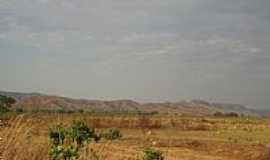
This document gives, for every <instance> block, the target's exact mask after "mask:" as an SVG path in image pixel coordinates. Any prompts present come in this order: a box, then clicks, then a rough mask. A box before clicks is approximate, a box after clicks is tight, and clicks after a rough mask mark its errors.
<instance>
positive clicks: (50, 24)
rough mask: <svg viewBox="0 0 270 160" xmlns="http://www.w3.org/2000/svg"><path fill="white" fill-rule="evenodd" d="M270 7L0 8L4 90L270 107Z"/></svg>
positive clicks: (103, 3) (147, 1)
mask: <svg viewBox="0 0 270 160" xmlns="http://www.w3.org/2000/svg"><path fill="white" fill-rule="evenodd" d="M269 51H270V0H0V75H1V77H0V90H8V91H22V92H42V93H50V94H57V95H64V96H71V97H77V98H78V97H79V98H90V99H134V100H139V101H167V100H169V101H180V100H184V99H193V98H195V99H198V98H200V99H205V100H211V101H219V102H229V103H241V104H245V105H248V106H250V107H258V108H263V107H264V108H270V106H269V104H270V52H269Z"/></svg>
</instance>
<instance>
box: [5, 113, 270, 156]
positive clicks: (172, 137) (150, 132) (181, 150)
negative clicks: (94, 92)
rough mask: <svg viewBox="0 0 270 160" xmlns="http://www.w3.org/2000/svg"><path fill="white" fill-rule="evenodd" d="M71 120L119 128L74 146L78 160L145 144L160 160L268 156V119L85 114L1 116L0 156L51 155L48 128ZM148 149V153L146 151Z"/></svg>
mask: <svg viewBox="0 0 270 160" xmlns="http://www.w3.org/2000/svg"><path fill="white" fill-rule="evenodd" d="M74 121H80V122H83V123H85V124H86V125H87V126H89V127H93V128H95V132H96V133H100V135H102V133H104V132H105V131H106V130H108V128H118V129H119V130H120V131H121V138H120V136H119V139H118V138H117V139H115V140H112V139H110V138H101V139H100V140H99V141H90V142H89V143H85V145H84V146H83V147H81V148H80V150H78V151H76V154H77V155H76V158H74V159H79V160H86V159H87V160H97V159H98V160H144V159H145V160H148V159H146V157H145V155H144V154H145V149H146V148H148V149H149V148H151V149H153V150H155V151H158V153H159V151H160V152H161V153H162V155H163V157H164V159H165V160H269V159H270V146H269V144H270V119H255V118H243V117H242V118H217V117H179V116H151V117H150V116H119V115H118V116H93V115H89V114H86V113H76V114H45V113H37V114H28V115H24V114H21V115H10V116H2V117H1V122H0V125H1V126H0V137H1V142H0V145H1V147H0V157H1V158H0V159H4V160H48V159H53V158H52V157H51V156H50V155H49V151H50V149H51V147H52V144H51V141H50V139H49V135H50V128H52V127H54V126H57V125H58V126H62V127H63V128H68V127H69V126H70V125H72V124H73V123H74ZM73 128H74V127H73ZM75 128H76V127H75ZM51 135H53V134H51ZM105 137H106V136H105ZM148 152H150V154H152V153H151V150H150V151H149V150H148ZM68 153H69V154H71V153H72V152H68ZM69 154H67V155H69ZM153 155H154V154H153ZM148 158H149V160H151V157H148ZM153 160H154V159H153Z"/></svg>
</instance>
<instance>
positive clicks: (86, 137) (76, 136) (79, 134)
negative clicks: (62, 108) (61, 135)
mask: <svg viewBox="0 0 270 160" xmlns="http://www.w3.org/2000/svg"><path fill="white" fill-rule="evenodd" d="M69 135H70V137H71V138H72V140H73V142H74V141H76V142H77V144H78V145H82V144H83V142H89V141H90V140H91V139H94V138H95V137H96V134H95V129H94V128H89V127H88V126H87V125H86V124H85V123H83V122H80V121H77V122H73V125H72V126H71V128H70V130H69Z"/></svg>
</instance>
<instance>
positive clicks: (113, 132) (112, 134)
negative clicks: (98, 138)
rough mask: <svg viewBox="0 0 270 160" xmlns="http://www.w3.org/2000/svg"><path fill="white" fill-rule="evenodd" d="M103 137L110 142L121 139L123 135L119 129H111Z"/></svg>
mask: <svg viewBox="0 0 270 160" xmlns="http://www.w3.org/2000/svg"><path fill="white" fill-rule="evenodd" d="M103 137H104V138H106V139H109V140H115V139H120V138H121V137H122V134H121V132H120V130H119V129H117V128H110V129H108V130H107V131H106V132H105V133H103Z"/></svg>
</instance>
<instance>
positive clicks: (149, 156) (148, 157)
mask: <svg viewBox="0 0 270 160" xmlns="http://www.w3.org/2000/svg"><path fill="white" fill-rule="evenodd" d="M143 160H164V157H163V155H162V152H160V151H157V150H155V149H152V148H147V149H145V150H144V157H143Z"/></svg>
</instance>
